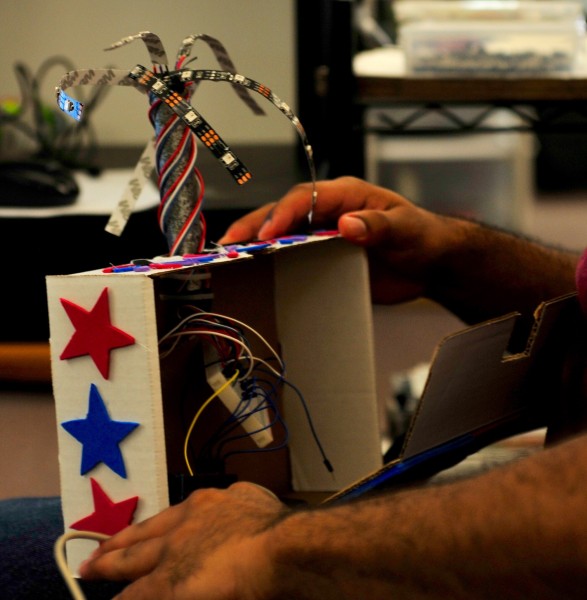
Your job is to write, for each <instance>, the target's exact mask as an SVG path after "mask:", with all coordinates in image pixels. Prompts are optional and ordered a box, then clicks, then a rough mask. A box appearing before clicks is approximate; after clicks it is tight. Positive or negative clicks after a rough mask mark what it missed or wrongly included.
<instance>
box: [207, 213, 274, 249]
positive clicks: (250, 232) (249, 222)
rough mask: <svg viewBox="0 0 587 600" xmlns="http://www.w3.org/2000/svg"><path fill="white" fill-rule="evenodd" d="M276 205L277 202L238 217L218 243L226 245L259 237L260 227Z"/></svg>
mask: <svg viewBox="0 0 587 600" xmlns="http://www.w3.org/2000/svg"><path fill="white" fill-rule="evenodd" d="M274 206H275V203H273V204H267V205H265V206H262V207H261V208H258V209H257V210H254V211H253V212H251V213H249V214H247V215H246V216H244V217H242V218H241V219H238V220H237V221H235V222H234V223H233V224H232V225H231V226H230V227H229V228H228V229H227V230H226V232H225V233H224V235H223V236H222V237H221V238H220V239H219V240H218V243H219V244H222V245H224V246H226V245H228V244H236V243H238V242H247V241H249V240H253V239H255V238H257V234H258V232H259V229H261V226H262V225H263V223H264V222H265V220H266V219H267V218H268V217H269V214H270V213H271V210H272V209H273V207H274Z"/></svg>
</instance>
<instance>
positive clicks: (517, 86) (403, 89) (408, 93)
mask: <svg viewBox="0 0 587 600" xmlns="http://www.w3.org/2000/svg"><path fill="white" fill-rule="evenodd" d="M355 81H356V100H357V101H358V102H359V103H364V104H371V103H374V104H375V103H379V102H398V103H401V102H410V103H411V102H457V103H461V102H475V103H478V102H481V103H546V102H580V101H584V100H587V78H578V77H569V78H562V77H541V78H530V77H528V78H526V77H518V78H509V77H462V78H459V77H454V78H453V77H450V78H449V77H444V78H440V77H438V78H437V77H405V76H404V77H362V76H359V77H356V79H355Z"/></svg>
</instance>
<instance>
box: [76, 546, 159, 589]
mask: <svg viewBox="0 0 587 600" xmlns="http://www.w3.org/2000/svg"><path fill="white" fill-rule="evenodd" d="M162 547H163V544H162V540H161V538H160V537H157V538H153V539H149V540H146V541H142V542H137V543H135V544H132V545H130V546H128V547H123V548H120V549H116V550H110V551H108V552H105V553H102V554H94V555H92V557H91V558H90V559H88V560H87V561H85V562H84V563H82V564H81V565H80V567H79V574H80V576H81V577H82V578H83V579H109V580H111V581H132V580H134V579H138V578H139V577H143V576H144V575H147V574H148V573H151V571H153V570H154V569H155V568H156V567H157V565H158V564H159V561H160V558H161V553H162Z"/></svg>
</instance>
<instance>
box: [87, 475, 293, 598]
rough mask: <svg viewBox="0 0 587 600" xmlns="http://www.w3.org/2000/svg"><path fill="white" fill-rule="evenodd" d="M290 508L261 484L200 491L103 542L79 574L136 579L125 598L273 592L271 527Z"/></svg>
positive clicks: (244, 595)
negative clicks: (269, 545) (266, 534)
mask: <svg viewBox="0 0 587 600" xmlns="http://www.w3.org/2000/svg"><path fill="white" fill-rule="evenodd" d="M286 512H287V509H286V507H285V506H284V505H283V504H281V502H279V501H278V500H277V499H275V498H274V497H273V496H272V495H270V493H268V492H267V490H264V489H262V488H259V486H256V485H254V484H247V483H236V484H234V485H232V486H231V487H230V488H228V489H227V490H216V489H206V490H198V491H196V492H194V493H193V494H192V495H191V496H190V497H189V498H188V499H187V500H185V501H184V502H182V503H181V504H178V505H176V506H172V507H170V508H168V509H166V510H164V511H163V512H161V513H159V514H158V515H156V516H154V517H152V518H150V519H147V520H145V521H143V522H141V523H137V524H136V525H131V526H130V527H127V528H126V529H124V530H123V531H121V532H120V533H118V534H117V535H115V536H113V537H112V538H110V539H109V540H107V541H106V542H103V543H102V544H101V546H100V547H99V548H98V549H97V550H96V551H95V552H94V554H93V555H92V556H91V557H90V558H89V559H88V560H87V561H86V562H85V563H83V564H82V565H81V567H80V575H81V576H82V578H84V579H110V580H116V581H125V580H129V581H133V583H131V584H130V585H129V586H128V587H126V588H125V589H124V591H123V592H122V593H121V594H120V595H119V596H118V598H120V600H131V599H133V598H137V599H140V600H149V599H150V598H153V599H157V600H161V599H164V598H174V599H177V600H181V599H183V598H185V599H188V598H189V599H190V600H191V599H192V598H206V600H229V599H236V598H239V599H246V600H260V599H262V598H267V597H269V595H268V594H269V591H270V589H271V585H272V584H271V578H272V574H273V571H272V569H271V567H270V566H269V564H268V563H269V561H268V555H267V545H266V543H265V539H264V532H265V531H267V530H268V529H270V528H271V526H272V525H273V524H274V523H275V522H277V521H278V520H280V518H281V516H282V515H283V514H285V513H286Z"/></svg>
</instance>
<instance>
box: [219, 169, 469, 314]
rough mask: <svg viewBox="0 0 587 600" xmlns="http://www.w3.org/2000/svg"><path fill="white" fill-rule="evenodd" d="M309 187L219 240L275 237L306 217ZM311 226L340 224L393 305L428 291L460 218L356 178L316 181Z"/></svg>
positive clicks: (377, 291)
mask: <svg viewBox="0 0 587 600" xmlns="http://www.w3.org/2000/svg"><path fill="white" fill-rule="evenodd" d="M311 191H312V188H311V185H310V184H301V185H298V186H295V187H294V188H292V189H291V190H290V191H289V192H288V193H287V194H286V195H285V196H284V197H283V198H281V200H279V201H278V202H275V203H272V204H268V205H266V206H263V207H261V208H259V209H257V210H255V211H253V212H251V213H250V214H248V215H245V216H244V217H242V218H241V219H239V220H238V221H235V223H233V224H232V225H231V226H230V227H229V228H228V230H227V231H226V233H225V235H224V236H223V237H222V238H221V239H220V240H219V243H221V244H225V245H226V244H230V243H235V242H239V241H245V240H251V239H254V238H257V239H260V240H266V239H271V238H274V237H278V236H280V235H284V234H286V233H288V232H291V231H293V230H295V229H296V228H298V227H300V226H301V225H302V224H303V223H304V222H305V221H306V220H307V218H308V211H309V208H310V202H311ZM317 191H318V201H317V203H316V206H315V209H314V213H313V218H312V226H313V227H314V228H321V227H326V228H330V227H333V226H334V227H337V228H338V230H339V232H340V234H341V235H342V237H344V238H345V239H346V240H348V241H349V242H351V243H353V244H356V245H359V246H363V247H366V248H367V249H368V254H369V265H370V270H371V286H372V294H373V300H374V301H375V302H380V303H395V302H400V301H404V300H409V299H413V298H416V297H419V296H422V295H425V293H426V289H427V286H428V283H429V281H430V279H431V278H432V276H433V274H432V271H433V269H434V266H435V264H436V262H437V260H438V258H439V257H440V256H441V255H442V253H443V252H444V250H445V248H446V247H448V245H449V244H450V243H452V242H453V241H454V237H455V231H456V229H457V228H455V223H456V221H455V220H453V219H448V218H445V217H441V216H438V215H435V214H433V213H430V212H428V211H425V210H423V209H421V208H418V207H417V206H415V205H414V204H412V203H411V202H409V201H408V200H406V199H405V198H403V197H402V196H400V195H399V194H396V193H394V192H392V191H391V190H387V189H384V188H381V187H377V186H375V185H372V184H369V183H367V182H365V181H362V180H360V179H356V178H354V177H341V178H339V179H335V180H332V181H321V182H318V184H317Z"/></svg>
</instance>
